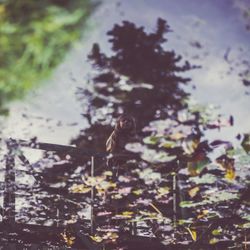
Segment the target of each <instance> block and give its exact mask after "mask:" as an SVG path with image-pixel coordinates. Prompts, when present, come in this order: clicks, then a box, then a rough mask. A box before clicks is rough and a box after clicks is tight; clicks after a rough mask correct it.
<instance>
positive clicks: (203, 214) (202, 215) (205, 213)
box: [197, 209, 209, 219]
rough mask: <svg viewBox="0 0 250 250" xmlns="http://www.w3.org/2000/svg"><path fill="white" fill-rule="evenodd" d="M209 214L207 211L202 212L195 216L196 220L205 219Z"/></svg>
mask: <svg viewBox="0 0 250 250" xmlns="http://www.w3.org/2000/svg"><path fill="white" fill-rule="evenodd" d="M208 213H209V210H206V209H205V210H202V211H201V213H200V214H199V215H198V216H197V218H198V219H201V218H203V217H205V216H206V215H207V214H208Z"/></svg>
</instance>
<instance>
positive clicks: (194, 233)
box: [186, 227, 197, 241]
mask: <svg viewBox="0 0 250 250" xmlns="http://www.w3.org/2000/svg"><path fill="white" fill-rule="evenodd" d="M186 229H187V230H188V232H189V233H190V235H191V237H192V240H193V241H196V240H197V232H196V231H195V230H193V229H190V228H188V227H186Z"/></svg>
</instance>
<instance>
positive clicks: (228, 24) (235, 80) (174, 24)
mask: <svg viewBox="0 0 250 250" xmlns="http://www.w3.org/2000/svg"><path fill="white" fill-rule="evenodd" d="M158 17H162V18H164V19H166V20H167V21H168V23H169V25H170V26H171V28H172V30H173V32H172V33H170V34H169V35H168V43H167V45H166V47H167V48H168V49H169V48H170V49H174V50H175V51H177V53H179V54H181V55H183V56H184V58H185V59H188V60H190V62H191V63H193V64H196V65H201V66H202V69H196V70H193V71H192V72H189V73H188V74H189V76H190V77H191V78H192V83H193V84H194V85H195V86H196V90H192V93H193V97H195V98H196V99H197V100H198V101H199V102H200V103H212V104H214V105H219V106H220V107H221V113H223V114H225V115H226V116H229V115H231V114H232V115H233V116H234V118H235V126H234V127H233V128H226V129H223V130H222V131H221V132H220V135H218V134H217V131H215V132H213V133H210V136H211V137H215V138H216V137H217V138H218V137H220V138H222V139H230V140H232V139H233V138H235V136H236V135H237V134H238V132H248V131H249V127H248V126H249V124H250V116H249V110H248V109H249V108H248V107H249V105H250V99H249V96H248V95H245V94H244V93H245V91H247V88H246V87H244V86H243V85H242V82H241V79H240V78H239V76H238V74H239V73H240V72H241V71H243V70H244V67H243V66H242V63H241V61H242V60H243V59H244V58H245V59H248V58H249V55H250V47H249V38H250V32H248V33H247V32H246V31H245V26H244V22H243V19H242V17H241V13H240V11H239V8H238V7H237V6H236V5H235V1H232V0H218V1H217V0H216V1H211V0H202V1H200V0H174V1H173V0H138V1H132V0H130V1H121V3H120V4H117V1H106V2H105V3H104V4H103V5H102V6H101V7H100V8H99V9H98V10H97V11H96V13H95V14H94V15H93V16H92V19H91V20H90V22H89V26H90V30H91V32H90V31H89V32H87V33H86V34H85V36H84V38H83V41H84V42H83V43H81V45H79V46H78V47H76V48H74V49H73V50H72V51H71V53H70V54H69V55H68V57H66V60H65V62H63V63H62V65H60V66H59V67H58V69H57V70H56V72H55V74H54V76H53V77H52V78H51V80H49V81H48V84H47V85H46V86H45V87H43V88H41V89H40V90H39V91H37V94H36V96H35V97H34V98H29V100H28V101H26V102H25V103H24V104H20V105H19V104H14V105H13V107H12V112H11V116H10V118H9V119H8V122H7V129H6V130H5V133H6V134H7V135H11V136H13V137H18V138H28V137H30V136H38V139H39V140H41V141H47V142H55V143H68V142H69V139H70V138H71V137H72V136H76V135H77V133H78V132H79V130H80V129H82V128H84V124H85V122H84V120H83V118H82V117H81V115H80V114H81V113H82V112H83V110H84V106H83V105H82V106H81V105H80V103H79V102H77V101H76V100H75V95H74V92H75V90H76V86H84V85H85V84H86V78H87V74H88V72H89V71H90V67H89V65H88V63H86V62H85V59H86V55H87V53H88V51H90V48H91V45H92V43H93V42H99V43H100V45H101V48H102V49H103V50H104V51H108V48H109V45H108V44H107V36H106V35H105V33H106V31H107V30H109V29H111V28H112V27H113V25H114V23H120V22H121V21H122V20H129V21H133V22H135V23H136V24H137V25H139V26H141V25H143V26H145V27H146V29H147V30H152V29H154V28H155V24H156V19H157V18H158ZM194 42H199V43H200V44H201V46H202V48H200V49H199V48H197V47H195V46H191V43H194ZM226 51H229V53H228V54H227V60H225V58H224V56H225V53H226ZM72 77H73V78H74V79H76V81H73V80H72ZM22 113H25V114H27V115H32V116H35V117H36V118H35V117H33V118H31V119H26V118H23V117H22V116H21V114H22ZM37 116H41V117H44V118H45V119H46V118H53V119H52V120H49V121H48V122H47V121H44V120H39V119H38V118H37ZM31 122H32V124H30V123H31ZM76 123H77V124H76ZM58 125H60V126H58ZM24 132H25V133H24Z"/></svg>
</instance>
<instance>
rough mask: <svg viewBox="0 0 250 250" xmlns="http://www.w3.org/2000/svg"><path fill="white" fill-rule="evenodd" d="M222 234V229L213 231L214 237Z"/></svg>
mask: <svg viewBox="0 0 250 250" xmlns="http://www.w3.org/2000/svg"><path fill="white" fill-rule="evenodd" d="M221 233H222V229H221V228H218V229H214V230H213V231H212V235H214V236H218V235H221Z"/></svg>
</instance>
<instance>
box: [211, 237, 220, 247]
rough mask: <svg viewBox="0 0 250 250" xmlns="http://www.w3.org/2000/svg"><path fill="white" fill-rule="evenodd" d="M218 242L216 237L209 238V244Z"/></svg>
mask: <svg viewBox="0 0 250 250" xmlns="http://www.w3.org/2000/svg"><path fill="white" fill-rule="evenodd" d="M218 242H219V239H217V238H212V239H210V240H209V244H210V245H214V244H217V243H218Z"/></svg>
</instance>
